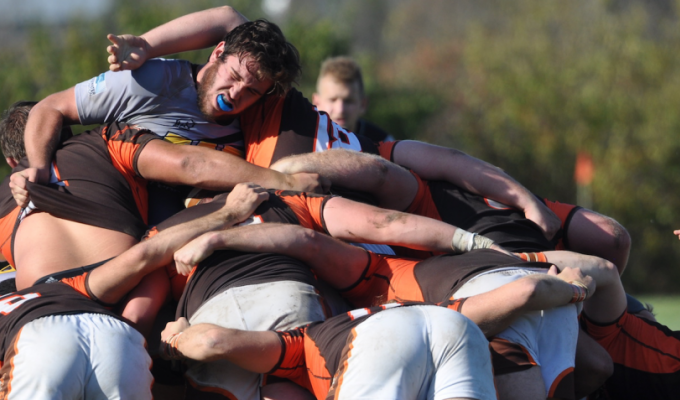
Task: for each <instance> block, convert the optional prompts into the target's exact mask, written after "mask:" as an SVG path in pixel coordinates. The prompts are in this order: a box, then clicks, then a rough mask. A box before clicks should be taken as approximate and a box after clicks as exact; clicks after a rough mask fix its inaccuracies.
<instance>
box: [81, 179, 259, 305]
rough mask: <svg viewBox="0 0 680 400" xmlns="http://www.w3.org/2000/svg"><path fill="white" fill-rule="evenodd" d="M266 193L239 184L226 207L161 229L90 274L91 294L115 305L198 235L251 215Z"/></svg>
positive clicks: (222, 227)
mask: <svg viewBox="0 0 680 400" xmlns="http://www.w3.org/2000/svg"><path fill="white" fill-rule="evenodd" d="M268 197H269V194H268V193H267V192H266V191H265V190H264V189H262V188H261V187H257V186H255V185H252V184H242V185H239V186H237V187H235V188H234V190H233V191H232V192H231V193H230V194H229V197H228V198H227V202H226V203H225V206H224V207H222V208H221V209H220V210H218V211H216V212H214V213H212V214H209V215H206V216H204V217H202V218H198V219H195V220H193V221H189V222H186V223H184V224H180V225H177V226H174V227H170V228H168V229H164V230H163V231H161V232H160V233H159V234H157V235H156V236H154V237H152V238H151V239H149V240H146V241H143V242H140V243H138V244H136V245H135V246H133V247H132V248H130V249H129V250H127V251H125V252H124V253H122V254H121V255H119V256H117V257H116V258H114V259H113V260H111V261H109V262H107V263H106V264H104V265H102V266H101V267H99V268H96V269H95V270H93V271H92V272H91V273H90V277H89V281H88V283H89V287H90V291H91V292H92V294H94V295H95V296H96V297H97V298H99V299H100V300H101V301H103V302H105V303H116V302H118V301H119V300H120V299H121V298H122V297H123V296H124V295H125V294H127V293H128V292H129V291H130V290H132V288H134V287H135V286H137V284H138V283H139V282H140V281H141V280H142V278H143V277H144V276H145V275H147V274H148V273H150V272H152V271H153V270H155V269H157V268H160V267H162V266H164V265H166V264H168V263H169V262H171V261H172V257H173V253H174V252H175V251H176V250H177V249H179V248H180V247H181V246H182V245H184V244H185V243H187V242H189V241H190V240H192V239H194V238H196V237H197V236H199V235H201V234H203V233H205V232H208V231H211V230H216V229H224V228H227V227H230V226H232V225H234V224H237V223H239V222H241V221H243V220H245V219H246V218H248V216H250V214H252V213H253V211H254V210H255V208H257V206H258V205H259V204H260V203H262V201H264V200H266V199H267V198H268Z"/></svg>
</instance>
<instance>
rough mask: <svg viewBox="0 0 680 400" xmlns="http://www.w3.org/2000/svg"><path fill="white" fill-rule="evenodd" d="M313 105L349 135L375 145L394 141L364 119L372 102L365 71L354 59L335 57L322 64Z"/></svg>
mask: <svg viewBox="0 0 680 400" xmlns="http://www.w3.org/2000/svg"><path fill="white" fill-rule="evenodd" d="M312 103H313V104H314V105H315V106H316V108H317V109H319V110H320V111H325V112H326V113H328V115H329V116H330V117H331V119H332V120H333V122H335V123H336V124H339V125H340V126H342V127H343V128H344V129H345V130H346V131H349V132H354V133H356V134H357V135H361V136H365V137H367V138H369V139H371V140H373V141H374V142H375V143H379V142H384V141H393V140H394V138H393V137H392V135H390V134H388V133H387V132H385V131H384V130H382V129H380V128H379V127H378V126H377V125H375V124H372V123H370V122H368V121H366V120H365V119H363V118H361V116H362V115H364V113H365V112H366V108H367V106H368V98H367V97H366V93H365V92H364V80H363V78H362V76H361V67H359V64H357V62H356V61H354V60H353V59H352V58H350V57H342V56H340V57H331V58H328V59H326V60H325V61H324V62H323V63H322V64H321V70H320V71H319V77H318V78H317V80H316V92H314V94H312Z"/></svg>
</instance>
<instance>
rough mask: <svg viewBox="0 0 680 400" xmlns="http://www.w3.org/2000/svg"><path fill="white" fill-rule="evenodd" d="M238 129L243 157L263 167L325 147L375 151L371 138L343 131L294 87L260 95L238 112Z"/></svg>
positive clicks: (326, 148) (321, 149) (322, 149)
mask: <svg viewBox="0 0 680 400" xmlns="http://www.w3.org/2000/svg"><path fill="white" fill-rule="evenodd" d="M241 129H242V130H243V135H244V138H245V143H246V160H247V161H248V162H250V163H253V164H255V165H259V166H260V167H265V168H267V167H269V166H270V165H271V164H273V163H275V162H276V161H278V160H280V159H281V158H283V157H287V156H292V155H296V154H305V153H313V152H318V151H325V150H328V149H338V148H342V149H349V150H356V151H369V152H372V153H377V148H376V147H375V144H373V142H372V141H371V139H368V138H366V137H363V136H360V135H355V134H354V133H352V132H349V131H346V130H345V129H343V128H342V127H341V126H340V125H338V124H336V123H334V122H333V121H331V119H330V117H329V116H328V114H326V113H325V112H322V111H318V110H317V109H316V107H314V106H313V105H312V104H311V103H310V102H309V100H307V99H306V98H305V97H304V96H303V95H302V93H300V92H299V91H297V90H296V89H291V90H289V91H288V93H287V94H286V96H285V97H267V96H265V97H263V98H262V100H261V101H259V102H258V103H256V104H255V105H253V106H251V107H250V108H249V109H248V110H246V111H245V112H244V113H243V114H241Z"/></svg>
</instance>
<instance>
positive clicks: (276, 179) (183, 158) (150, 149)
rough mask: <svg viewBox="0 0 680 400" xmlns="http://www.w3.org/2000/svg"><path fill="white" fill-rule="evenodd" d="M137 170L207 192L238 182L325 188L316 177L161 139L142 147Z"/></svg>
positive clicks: (309, 190)
mask: <svg viewBox="0 0 680 400" xmlns="http://www.w3.org/2000/svg"><path fill="white" fill-rule="evenodd" d="M137 168H138V170H139V172H140V174H141V175H142V176H143V177H145V178H146V179H150V180H156V181H161V182H165V183H173V184H183V185H189V186H195V187H200V188H202V189H209V190H220V191H224V190H231V188H233V187H234V185H236V184H237V183H240V182H254V183H256V184H258V185H260V186H262V187H265V188H272V189H284V190H299V191H305V192H316V193H321V192H323V191H324V190H326V189H327V186H328V185H327V184H325V183H324V182H325V181H324V179H323V178H320V177H319V175H318V174H307V173H301V174H294V175H288V174H284V173H281V172H278V171H274V170H271V169H268V168H262V167H258V166H257V165H253V164H251V163H249V162H247V161H245V160H243V159H242V158H239V157H236V156H234V155H232V154H228V153H224V152H221V151H216V150H212V149H208V148H204V147H199V146H178V145H175V144H172V143H168V142H166V141H163V140H153V141H151V142H149V143H148V144H147V145H146V146H145V147H144V149H143V150H142V152H141V153H140V154H139V159H138V161H137Z"/></svg>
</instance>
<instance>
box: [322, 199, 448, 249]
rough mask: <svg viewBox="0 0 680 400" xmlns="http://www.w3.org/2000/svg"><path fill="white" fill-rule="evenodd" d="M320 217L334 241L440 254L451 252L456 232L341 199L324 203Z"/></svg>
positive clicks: (439, 223) (441, 224)
mask: <svg viewBox="0 0 680 400" xmlns="http://www.w3.org/2000/svg"><path fill="white" fill-rule="evenodd" d="M323 217H324V221H325V223H326V228H327V229H328V232H329V233H330V235H331V236H333V237H334V238H338V239H342V240H346V241H350V242H359V243H375V244H387V245H394V246H403V247H408V248H412V249H416V250H425V251H435V252H443V253H450V252H453V249H452V248H451V239H452V238H453V236H454V234H455V233H456V231H457V230H458V228H456V227H455V226H453V225H449V224H447V223H445V222H442V221H438V220H435V219H432V218H427V217H422V216H419V215H414V214H408V213H404V212H400V211H392V210H385V209H382V208H378V207H373V206H370V205H366V204H363V203H358V202H355V201H352V200H347V199H344V198H342V197H333V198H332V199H330V200H328V201H327V202H326V205H325V207H324V209H323Z"/></svg>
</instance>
